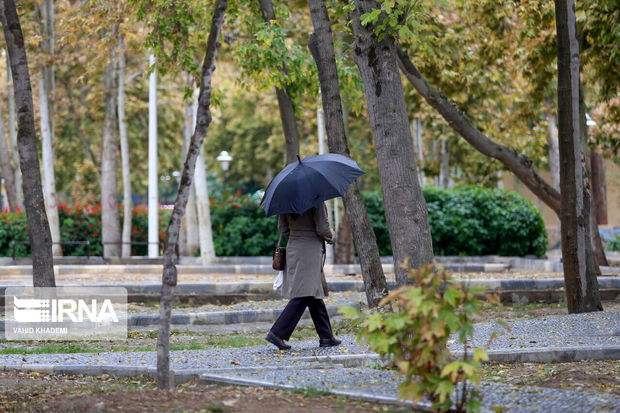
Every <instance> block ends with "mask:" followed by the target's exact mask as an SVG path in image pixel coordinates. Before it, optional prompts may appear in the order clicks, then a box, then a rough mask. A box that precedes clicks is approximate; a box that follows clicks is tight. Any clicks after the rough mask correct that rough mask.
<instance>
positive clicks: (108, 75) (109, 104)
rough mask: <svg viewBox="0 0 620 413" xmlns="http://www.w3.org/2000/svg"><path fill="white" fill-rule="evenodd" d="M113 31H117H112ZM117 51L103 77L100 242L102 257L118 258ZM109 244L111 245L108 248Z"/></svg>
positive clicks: (113, 51)
mask: <svg viewBox="0 0 620 413" xmlns="http://www.w3.org/2000/svg"><path fill="white" fill-rule="evenodd" d="M114 30H115V31H116V30H118V27H115V28H114ZM115 49H116V48H112V50H111V51H110V63H109V64H108V67H107V68H106V70H105V71H104V74H103V82H104V84H103V87H104V92H105V94H104V96H105V116H104V119H103V134H102V142H101V178H100V186H101V240H102V241H103V242H104V246H103V254H104V256H105V257H112V256H114V257H118V256H119V255H120V250H121V248H120V244H119V243H120V241H121V228H120V218H119V211H118V190H117V177H116V166H117V165H116V164H117V162H116V148H117V146H116V145H117V143H116V142H117V141H116V116H117V113H116V99H117V90H116V88H117V85H116V83H117V82H116V81H117V77H116V50H115ZM107 243H110V244H107Z"/></svg>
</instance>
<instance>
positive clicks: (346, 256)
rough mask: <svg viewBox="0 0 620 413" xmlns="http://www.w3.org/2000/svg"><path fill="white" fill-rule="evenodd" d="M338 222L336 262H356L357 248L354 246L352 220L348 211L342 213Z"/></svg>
mask: <svg viewBox="0 0 620 413" xmlns="http://www.w3.org/2000/svg"><path fill="white" fill-rule="evenodd" d="M340 217H341V218H340V222H339V223H338V229H337V231H338V236H337V237H336V245H335V248H334V263H335V264H354V263H355V250H354V248H353V232H352V231H351V220H350V219H349V215H348V214H347V213H346V212H344V211H343V212H342V214H341V215H340Z"/></svg>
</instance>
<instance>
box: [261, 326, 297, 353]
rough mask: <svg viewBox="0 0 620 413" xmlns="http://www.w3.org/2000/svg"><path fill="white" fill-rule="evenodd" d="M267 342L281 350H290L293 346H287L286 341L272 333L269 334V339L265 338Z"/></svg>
mask: <svg viewBox="0 0 620 413" xmlns="http://www.w3.org/2000/svg"><path fill="white" fill-rule="evenodd" d="M265 340H267V341H268V342H270V343H271V344H273V345H274V346H276V347H277V348H279V349H280V350H289V349H290V348H291V346H289V345H288V344H286V343H285V342H284V340H282V339H281V338H280V337H278V336H276V335H275V334H273V333H272V332H271V331H270V332H269V334H267V337H265Z"/></svg>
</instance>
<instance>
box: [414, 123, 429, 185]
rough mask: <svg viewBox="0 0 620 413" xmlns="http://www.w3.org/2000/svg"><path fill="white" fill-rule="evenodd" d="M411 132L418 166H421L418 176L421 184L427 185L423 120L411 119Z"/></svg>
mask: <svg viewBox="0 0 620 413" xmlns="http://www.w3.org/2000/svg"><path fill="white" fill-rule="evenodd" d="M411 132H412V133H413V145H414V150H415V154H416V156H417V158H418V166H419V167H420V170H419V173H418V178H419V179H420V186H424V185H426V177H425V176H424V169H423V168H424V141H423V140H422V121H421V120H420V119H418V118H413V120H412V121H411Z"/></svg>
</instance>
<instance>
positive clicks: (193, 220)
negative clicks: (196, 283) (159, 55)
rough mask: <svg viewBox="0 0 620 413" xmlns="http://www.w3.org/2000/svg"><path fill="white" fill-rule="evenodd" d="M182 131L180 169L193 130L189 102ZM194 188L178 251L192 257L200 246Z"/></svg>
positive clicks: (189, 85) (186, 210) (190, 192)
mask: <svg viewBox="0 0 620 413" xmlns="http://www.w3.org/2000/svg"><path fill="white" fill-rule="evenodd" d="M187 83H188V87H192V83H193V81H192V79H191V76H188V81H187ZM184 126H185V127H184V129H183V150H182V156H181V168H183V162H185V158H186V157H187V150H188V148H189V142H190V140H191V139H192V134H193V130H194V108H193V102H192V101H190V100H186V101H185V125H184ZM194 191H195V188H193V189H191V190H190V191H189V197H188V199H187V206H186V207H185V215H184V216H183V224H182V227H181V228H182V232H183V233H184V234H185V246H184V248H181V246H179V251H181V250H183V251H184V254H186V255H188V256H190V257H193V256H194V255H196V253H197V252H198V248H200V244H199V241H198V221H197V217H196V196H195V195H194Z"/></svg>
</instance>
